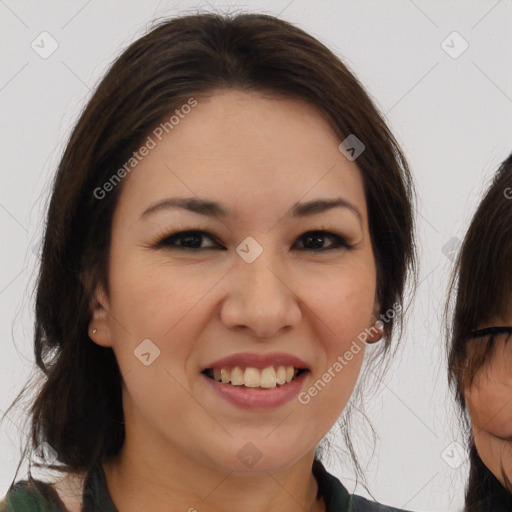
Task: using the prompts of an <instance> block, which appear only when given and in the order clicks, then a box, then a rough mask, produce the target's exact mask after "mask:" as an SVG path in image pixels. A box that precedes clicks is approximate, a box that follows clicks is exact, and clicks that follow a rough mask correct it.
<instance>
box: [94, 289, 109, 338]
mask: <svg viewBox="0 0 512 512" xmlns="http://www.w3.org/2000/svg"><path fill="white" fill-rule="evenodd" d="M89 308H90V311H91V321H90V322H89V338H91V340H92V341H94V343H97V344H98V345H100V346H102V347H111V346H112V336H111V332H110V321H109V320H110V315H109V311H110V304H109V300H108V297H107V294H106V293H105V290H104V288H103V286H102V285H101V284H98V285H97V286H96V288H95V290H94V293H93V297H92V299H91V302H90V304H89Z"/></svg>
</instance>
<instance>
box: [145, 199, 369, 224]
mask: <svg viewBox="0 0 512 512" xmlns="http://www.w3.org/2000/svg"><path fill="white" fill-rule="evenodd" d="M169 208H181V209H184V210H188V211H191V212H194V213H199V214H201V215H206V216H208V217H221V218H226V217H230V216H231V217H233V218H237V217H238V214H236V213H235V212H231V211H230V210H229V209H228V208H226V207H225V206H223V205H221V204H220V203H218V202H216V201H211V200H208V199H200V198H197V197H169V198H167V199H163V200H161V201H158V202H156V203H154V204H152V205H151V206H149V207H148V208H147V209H146V210H144V212H143V213H142V215H141V218H144V217H146V216H148V215H150V214H152V213H155V212H157V211H161V210H164V209H169ZM333 208H346V209H348V210H349V211H351V212H352V213H354V214H355V215H356V216H357V217H358V219H359V222H360V223H361V224H362V222H363V216H362V214H361V212H360V211H359V210H358V209H357V208H356V207H355V206H354V205H353V204H351V203H349V202H348V201H347V200H346V199H343V198H341V197H338V198H336V199H314V200H312V201H307V202H305V203H295V204H294V205H293V206H292V208H291V216H292V217H307V216H310V215H317V214H319V213H323V212H326V211H328V210H331V209H333Z"/></svg>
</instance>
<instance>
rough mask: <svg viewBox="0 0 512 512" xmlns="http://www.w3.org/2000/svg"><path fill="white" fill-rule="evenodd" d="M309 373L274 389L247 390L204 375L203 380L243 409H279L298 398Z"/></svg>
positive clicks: (303, 373)
mask: <svg viewBox="0 0 512 512" xmlns="http://www.w3.org/2000/svg"><path fill="white" fill-rule="evenodd" d="M309 373H310V372H309V371H304V372H302V373H301V374H299V375H298V376H297V377H296V378H295V380H292V381H291V382H288V383H286V384H284V385H283V386H277V387H276V388H272V389H257V388H247V387H245V386H233V385H231V384H224V383H223V382H217V381H216V380H214V379H210V378H209V377H207V376H206V375H204V374H202V375H201V376H202V378H204V379H206V382H208V383H209V385H210V386H212V388H213V390H214V391H215V392H216V393H217V394H218V395H219V396H221V397H222V398H224V399H225V400H227V401H228V402H230V403H231V404H233V405H236V406H237V407H240V408H242V409H260V410H261V409H270V408H273V407H279V406H281V405H284V404H285V403H286V402H289V401H290V400H292V399H293V398H294V397H296V396H297V395H298V394H299V392H300V390H301V388H302V387H303V385H304V381H305V379H306V378H307V376H308V375H309Z"/></svg>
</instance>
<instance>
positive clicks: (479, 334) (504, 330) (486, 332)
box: [464, 326, 512, 338]
mask: <svg viewBox="0 0 512 512" xmlns="http://www.w3.org/2000/svg"><path fill="white" fill-rule="evenodd" d="M496 334H512V327H508V326H507V327H505V326H503V327H486V328H485V329H478V330H477V331H473V332H470V333H469V334H466V335H465V336H464V338H484V337H485V336H496Z"/></svg>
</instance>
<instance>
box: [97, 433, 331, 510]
mask: <svg viewBox="0 0 512 512" xmlns="http://www.w3.org/2000/svg"><path fill="white" fill-rule="evenodd" d="M313 458H314V450H312V451H311V452H309V453H308V454H307V455H306V456H304V457H302V458H301V459H299V460H298V461H297V462H296V463H294V464H292V465H291V466H289V467H287V468H286V469H283V470H280V471H259V472H258V471H250V472H237V471H230V470H229V469H226V468H221V467H214V466H212V465H207V464H204V463H201V462H200V461H198V460H196V459H194V458H193V457H191V456H187V455H186V454H184V453H182V452H180V451H178V450H176V449H173V448H170V447H169V446H165V447H164V446H162V445H158V444H157V443H151V441H148V440H147V439H146V440H145V441H144V442H139V441H138V440H137V439H136V436H132V435H130V433H129V431H128V430H127V433H126V437H125V443H124V445H123V449H122V451H121V452H120V454H119V456H118V457H117V458H116V459H114V460H111V461H109V462H107V463H105V464H104V466H103V467H104V471H105V477H106V480H107V486H108V489H109V493H110V496H111V498H112V501H113V502H114V504H115V506H116V508H117V509H118V510H119V512H139V511H140V510H151V511H152V512H164V511H165V512H173V511H180V512H183V511H189V512H196V511H198V512H220V511H225V510H226V509H227V508H228V507H229V508H234V509H235V510H236V509H237V508H239V509H243V510H244V512H260V511H261V510H265V511H268V512H274V511H275V512H277V511H279V512H320V511H325V505H324V503H323V500H321V499H320V500H317V499H316V495H317V491H318V485H317V482H316V479H315V477H314V476H313V473H312V465H313Z"/></svg>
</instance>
